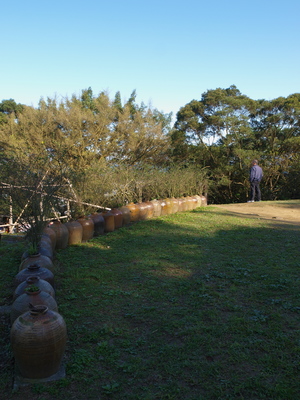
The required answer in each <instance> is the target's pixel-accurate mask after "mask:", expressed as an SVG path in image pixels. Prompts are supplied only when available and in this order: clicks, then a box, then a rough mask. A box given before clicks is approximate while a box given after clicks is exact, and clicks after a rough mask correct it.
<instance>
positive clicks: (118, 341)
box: [0, 208, 300, 400]
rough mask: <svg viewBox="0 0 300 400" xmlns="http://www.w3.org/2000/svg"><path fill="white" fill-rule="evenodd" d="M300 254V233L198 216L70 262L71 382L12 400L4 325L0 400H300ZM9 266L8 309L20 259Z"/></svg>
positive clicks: (65, 296)
mask: <svg viewBox="0 0 300 400" xmlns="http://www.w3.org/2000/svg"><path fill="white" fill-rule="evenodd" d="M299 242H300V230H299V228H298V227H295V226H290V225H282V226H281V227H279V226H278V225H277V226H276V225H274V224H273V222H272V221H266V220H258V219H247V218H240V217H234V216H231V215H229V214H227V213H226V212H225V211H224V210H220V209H216V208H202V209H201V208H200V209H197V210H195V211H193V212H189V213H180V214H176V215H171V216H166V217H161V218H158V219H156V220H151V221H145V222H140V223H136V224H134V225H132V226H129V227H126V228H122V229H119V230H118V231H115V232H113V233H111V234H107V235H105V236H101V237H99V238H95V239H93V240H92V241H90V242H89V243H86V244H81V245H80V246H75V247H69V248H68V249H66V250H64V251H61V252H60V253H59V254H58V263H57V264H58V265H57V271H56V274H55V275H56V282H57V288H56V292H57V302H58V305H59V310H60V313H61V314H62V315H63V316H64V318H65V320H66V323H67V327H68V332H69V342H68V347H67V351H66V354H65V364H66V370H67V375H66V378H65V379H63V380H60V381H57V382H53V383H51V384H38V385H34V386H33V387H28V388H21V389H20V390H19V392H18V393H15V394H12V393H11V384H12V380H13V360H12V357H11V354H10V349H9V340H8V332H9V327H8V324H6V323H5V320H4V319H3V318H2V320H3V324H2V326H1V329H2V332H1V341H2V343H1V345H2V347H1V348H2V349H3V351H2V353H3V355H2V358H1V360H2V361H1V366H2V367H3V370H1V379H0V384H1V385H2V387H3V388H5V392H6V394H5V397H1V398H3V399H16V400H19V399H24V397H29V396H30V397H31V398H32V399H53V398H55V399H73V398H74V399H75V398H76V399H100V398H101V399H104V400H105V399H143V400H144V399H145V400H152V399H180V400H183V399H188V400H201V399H204V400H210V399H212V400H216V399H222V400H223V399H247V400H249V399H253V400H254V399H268V400H269V399H278V400H279V399H282V400H288V399H293V400H294V399H296V398H300V383H299V369H300V368H299V358H300V357H299V355H300V341H299V325H300V324H299V312H300V299H299V297H300V296H299V280H300V279H299V266H300V261H299ZM1 254H2V256H1V266H0V273H1V283H0V284H1V293H2V294H3V299H2V304H4V303H9V301H10V297H9V296H10V291H11V290H12V289H11V287H10V285H9V282H10V281H12V279H13V276H14V274H15V273H16V272H17V267H18V264H19V259H20V256H21V248H17V249H16V250H14V252H13V253H12V255H11V256H10V258H9V259H8V260H7V259H6V256H5V257H4V248H3V245H2V246H1ZM4 367H5V369H4Z"/></svg>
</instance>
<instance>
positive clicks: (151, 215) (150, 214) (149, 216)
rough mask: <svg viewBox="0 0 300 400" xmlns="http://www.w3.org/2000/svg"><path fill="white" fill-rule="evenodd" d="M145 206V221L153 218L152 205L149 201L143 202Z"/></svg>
mask: <svg viewBox="0 0 300 400" xmlns="http://www.w3.org/2000/svg"><path fill="white" fill-rule="evenodd" d="M145 204H146V206H147V219H151V218H153V216H154V205H153V203H152V202H151V201H145Z"/></svg>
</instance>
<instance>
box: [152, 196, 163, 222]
mask: <svg viewBox="0 0 300 400" xmlns="http://www.w3.org/2000/svg"><path fill="white" fill-rule="evenodd" d="M151 203H152V204H153V217H154V218H156V217H160V216H161V204H160V201H159V200H156V199H153V200H151Z"/></svg>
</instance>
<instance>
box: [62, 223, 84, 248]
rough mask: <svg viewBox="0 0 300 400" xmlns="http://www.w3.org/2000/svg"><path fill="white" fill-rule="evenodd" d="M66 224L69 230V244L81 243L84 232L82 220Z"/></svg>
mask: <svg viewBox="0 0 300 400" xmlns="http://www.w3.org/2000/svg"><path fill="white" fill-rule="evenodd" d="M65 226H66V227H67V229H68V231H69V239H68V245H69V246H71V245H72V244H79V243H81V242H82V234H83V228H82V225H81V223H80V222H78V221H74V220H72V221H68V222H66V223H65Z"/></svg>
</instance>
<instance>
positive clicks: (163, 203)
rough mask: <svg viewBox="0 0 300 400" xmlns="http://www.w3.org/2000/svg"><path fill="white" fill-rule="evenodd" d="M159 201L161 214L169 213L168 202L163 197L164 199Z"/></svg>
mask: <svg viewBox="0 0 300 400" xmlns="http://www.w3.org/2000/svg"><path fill="white" fill-rule="evenodd" d="M159 201H160V206H161V212H160V215H161V216H163V215H167V214H168V205H167V203H166V200H165V199H163V200H159Z"/></svg>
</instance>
